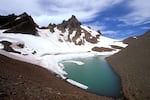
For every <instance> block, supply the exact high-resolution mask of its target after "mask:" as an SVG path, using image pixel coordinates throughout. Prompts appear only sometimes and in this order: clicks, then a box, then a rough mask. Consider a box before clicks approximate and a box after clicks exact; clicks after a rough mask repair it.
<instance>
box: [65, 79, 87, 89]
mask: <svg viewBox="0 0 150 100" xmlns="http://www.w3.org/2000/svg"><path fill="white" fill-rule="evenodd" d="M66 81H67V82H69V83H71V84H72V85H75V86H77V87H79V88H82V89H88V86H86V85H84V84H81V83H79V82H77V81H74V80H72V79H67V80H66Z"/></svg>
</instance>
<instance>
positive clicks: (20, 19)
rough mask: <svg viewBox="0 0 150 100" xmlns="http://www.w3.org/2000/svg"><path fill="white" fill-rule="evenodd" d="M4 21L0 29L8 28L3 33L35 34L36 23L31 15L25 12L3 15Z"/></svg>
mask: <svg viewBox="0 0 150 100" xmlns="http://www.w3.org/2000/svg"><path fill="white" fill-rule="evenodd" d="M3 19H4V22H5V23H4V22H3V23H2V24H1V27H0V29H8V30H6V31H5V32H4V33H10V32H13V33H23V34H32V35H36V32H37V30H36V27H38V25H37V24H35V22H34V21H33V19H32V17H31V16H29V15H28V14H27V13H23V14H21V15H19V16H16V15H10V16H9V17H8V16H5V17H4V16H3Z"/></svg>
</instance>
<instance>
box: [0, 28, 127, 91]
mask: <svg viewBox="0 0 150 100" xmlns="http://www.w3.org/2000/svg"><path fill="white" fill-rule="evenodd" d="M82 28H84V29H86V30H88V31H90V32H92V33H91V34H92V35H95V33H97V32H96V31H93V30H91V29H89V28H88V27H85V26H82ZM3 31H4V30H0V42H1V41H9V42H11V43H12V45H11V47H12V48H13V49H14V50H16V51H18V52H20V53H21V54H17V53H13V52H7V51H5V50H3V48H4V46H3V45H2V44H1V43H0V54H3V55H5V56H8V57H10V58H13V59H16V60H21V61H24V62H28V63H32V64H36V65H39V66H42V67H44V68H46V69H48V70H50V71H51V72H53V73H55V74H57V75H59V76H60V77H61V78H63V79H66V77H65V75H66V74H67V73H66V72H65V71H64V70H63V69H64V66H63V64H60V63H59V62H60V61H62V60H66V61H67V60H68V61H67V62H72V63H75V64H78V65H82V64H84V63H83V62H80V61H71V60H69V59H71V58H78V57H83V58H84V57H89V56H95V55H111V54H114V53H116V52H118V51H119V50H118V49H116V50H115V51H111V52H94V51H91V48H93V47H95V46H98V47H107V48H112V47H111V46H110V45H116V46H121V47H126V46H127V45H126V44H123V43H122V42H120V41H117V40H114V39H110V38H107V37H103V36H100V38H99V39H98V41H99V42H98V43H97V44H91V43H89V42H86V43H85V44H84V45H81V46H77V45H75V44H74V43H70V42H66V41H65V38H62V37H61V36H60V35H59V34H62V33H61V32H60V31H59V30H57V29H55V33H51V32H50V31H49V29H38V34H39V36H33V35H27V34H15V33H7V34H6V33H2V32H3ZM73 33H75V32H73ZM68 34H69V33H68V32H65V33H64V37H67V35H68ZM73 35H75V34H72V36H73ZM81 37H83V36H82V35H81ZM60 38H61V39H62V40H63V41H64V42H60V41H58V39H60ZM18 44H23V45H24V47H23V48H20V47H18V46H17V45H18ZM33 52H34V53H33ZM67 81H68V82H69V83H71V84H73V85H76V86H78V87H80V88H83V89H87V88H88V86H85V85H83V84H81V83H78V82H75V81H73V80H71V79H67Z"/></svg>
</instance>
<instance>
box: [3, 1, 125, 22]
mask: <svg viewBox="0 0 150 100" xmlns="http://www.w3.org/2000/svg"><path fill="white" fill-rule="evenodd" d="M122 1H123V0H84V1H83V0H25V1H22V0H2V1H1V3H0V14H9V13H16V14H20V13H22V12H27V13H29V14H30V15H32V16H33V17H34V20H35V21H36V22H37V23H38V24H40V25H48V24H49V22H52V23H60V22H61V21H62V20H63V19H68V18H69V17H71V15H72V14H73V15H76V16H77V18H78V19H79V20H80V21H87V20H91V19H93V18H95V17H96V16H97V14H98V13H101V12H103V11H105V10H106V9H108V8H110V7H112V6H114V5H115V4H118V3H120V2H122Z"/></svg>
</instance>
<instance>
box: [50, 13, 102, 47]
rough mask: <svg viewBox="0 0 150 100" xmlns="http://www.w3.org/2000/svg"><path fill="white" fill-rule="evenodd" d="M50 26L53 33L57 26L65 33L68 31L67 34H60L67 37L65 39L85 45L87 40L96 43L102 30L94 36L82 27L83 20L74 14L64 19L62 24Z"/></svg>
mask: <svg viewBox="0 0 150 100" xmlns="http://www.w3.org/2000/svg"><path fill="white" fill-rule="evenodd" d="M48 27H49V29H50V32H51V33H54V32H55V28H56V29H58V30H60V31H61V32H62V33H63V34H66V33H65V32H67V33H68V34H67V36H64V35H63V34H60V37H62V38H64V37H65V39H64V40H65V41H69V42H73V43H74V44H75V45H84V43H85V41H87V42H90V43H93V44H95V43H97V42H98V40H97V39H98V38H99V37H100V35H101V33H100V31H98V32H97V35H96V36H92V35H91V33H90V32H88V31H87V30H85V29H83V28H82V27H81V22H79V20H78V19H77V18H76V16H74V15H72V17H71V18H70V19H69V20H67V21H65V20H64V21H63V22H62V23H61V24H58V25H55V24H49V26H48ZM74 32H75V33H74ZM66 37H67V38H66ZM59 41H61V42H63V41H62V40H61V39H59Z"/></svg>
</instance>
